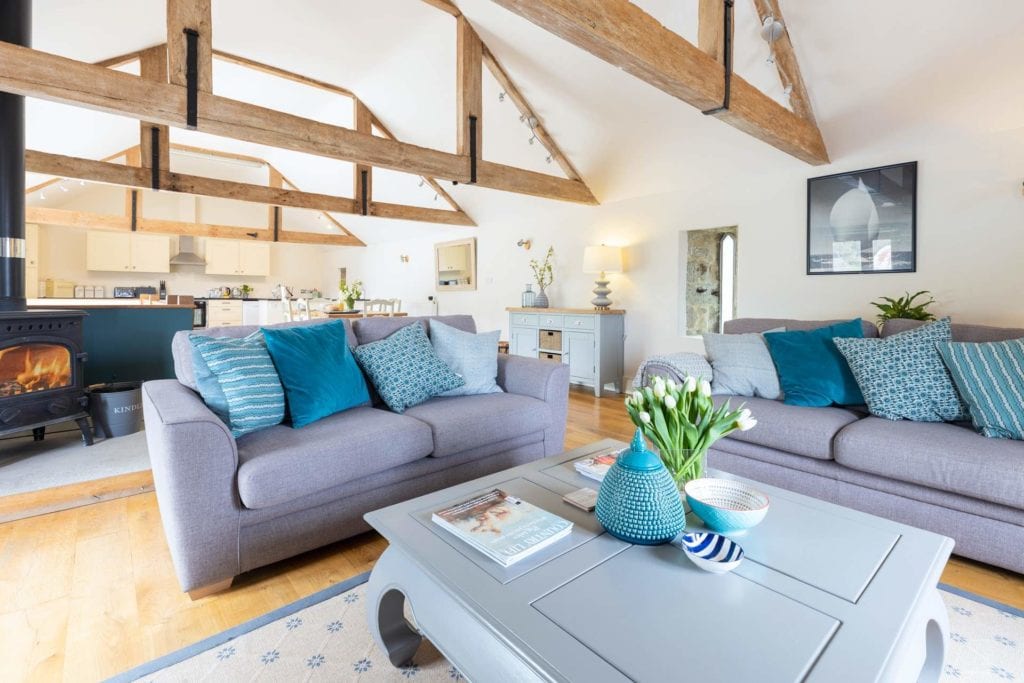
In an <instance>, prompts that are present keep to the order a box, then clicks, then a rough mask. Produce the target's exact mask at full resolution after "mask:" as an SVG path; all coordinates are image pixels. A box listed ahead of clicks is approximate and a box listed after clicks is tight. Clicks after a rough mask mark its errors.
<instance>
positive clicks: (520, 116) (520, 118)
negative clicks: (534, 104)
mask: <svg viewBox="0 0 1024 683" xmlns="http://www.w3.org/2000/svg"><path fill="white" fill-rule="evenodd" d="M525 122H526V114H520V115H519V123H525Z"/></svg>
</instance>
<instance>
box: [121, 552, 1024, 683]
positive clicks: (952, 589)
mask: <svg viewBox="0 0 1024 683" xmlns="http://www.w3.org/2000/svg"><path fill="white" fill-rule="evenodd" d="M369 578H370V572H363V573H362V574H358V575H356V576H353V577H350V578H348V579H345V580H344V581H342V582H341V583H336V584H334V585H333V586H328V587H327V588H324V589H323V590H320V591H317V592H316V593H313V594H312V595H307V596H306V597H304V598H300V599H299V600H296V601H295V602H293V603H291V604H288V605H285V606H284V607H278V608H277V609H275V610H273V611H271V612H267V613H266V614H264V615H262V616H259V617H256V618H255V619H250V620H249V621H246V622H244V623H241V624H239V625H238V626H235V627H233V628H229V629H227V630H226V631H221V632H220V633H217V634H214V635H212V636H210V637H208V638H204V639H203V640H200V641H198V642H195V643H192V644H191V645H186V646H185V647H183V648H181V649H180V650H175V651H174V652H169V653H167V654H166V655H163V656H162V657H158V658H156V659H153V660H151V661H149V662H146V663H145V664H140V665H139V666H137V667H135V668H133V669H129V670H128V671H125V672H123V673H120V674H118V675H117V676H114V677H113V678H110V679H108V680H107V682H106V683H130V682H131V681H134V680H136V679H138V678H141V677H142V676H148V675H150V674H154V673H156V672H158V671H160V670H161V669H166V668H167V667H169V666H173V665H175V664H178V663H179V662H183V661H185V660H186V659H189V658H191V657H195V656H196V655H198V654H200V653H203V652H205V651H207V650H210V649H212V648H214V647H217V646H218V645H223V644H224V643H227V642H229V641H231V640H234V639H235V638H238V637H239V636H243V635H245V634H246V633H249V632H251V631H255V630H256V629H258V628H260V627H261V626H266V625H267V624H269V623H271V622H274V621H277V620H278V619H282V618H284V617H287V616H289V615H291V614H294V613H296V612H299V611H301V610H304V609H306V608H307V607H312V606H313V605H316V604H318V603H321V602H323V601H324V600H328V599H330V598H333V597H335V596H336V595H340V594H342V593H344V592H345V591H348V590H351V589H353V588H355V587H356V586H360V585H362V584H364V583H366V582H367V581H368V580H369ZM938 588H939V590H942V591H945V592H947V593H950V594H952V595H958V596H960V597H962V598H967V599H968V600H973V601H975V602H980V603H981V604H983V605H987V606H989V607H992V608H993V609H998V610H1002V611H1004V612H1008V613H1010V614H1013V615H1014V616H1017V617H1021V618H1024V609H1019V608H1017V607H1013V606H1012V605H1007V604H1006V603H1002V602H999V601H998V600H993V599H992V598H987V597H985V596H984V595H978V594H977V593H972V592H970V591H967V590H964V589H962V588H957V587H956V586H951V585H949V584H947V583H940V584H939V585H938Z"/></svg>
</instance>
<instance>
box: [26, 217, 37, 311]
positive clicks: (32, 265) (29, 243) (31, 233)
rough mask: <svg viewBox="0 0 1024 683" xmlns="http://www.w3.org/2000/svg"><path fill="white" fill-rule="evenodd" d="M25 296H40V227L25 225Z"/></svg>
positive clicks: (30, 224) (31, 224)
mask: <svg viewBox="0 0 1024 683" xmlns="http://www.w3.org/2000/svg"><path fill="white" fill-rule="evenodd" d="M25 295H26V296H28V298H30V299H31V298H34V297H37V296H39V226H38V225H36V224H34V223H26V224H25Z"/></svg>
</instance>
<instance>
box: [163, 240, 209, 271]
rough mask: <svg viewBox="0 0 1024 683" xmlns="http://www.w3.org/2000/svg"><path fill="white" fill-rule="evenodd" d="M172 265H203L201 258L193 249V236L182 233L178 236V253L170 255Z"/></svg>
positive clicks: (204, 263)
mask: <svg viewBox="0 0 1024 683" xmlns="http://www.w3.org/2000/svg"><path fill="white" fill-rule="evenodd" d="M171 265H172V266H205V265H206V261H204V260H203V258H202V257H201V256H199V254H197V253H196V251H195V238H193V237H190V236H188V235H182V236H181V237H179V238H178V253H177V254H175V255H174V256H172V257H171Z"/></svg>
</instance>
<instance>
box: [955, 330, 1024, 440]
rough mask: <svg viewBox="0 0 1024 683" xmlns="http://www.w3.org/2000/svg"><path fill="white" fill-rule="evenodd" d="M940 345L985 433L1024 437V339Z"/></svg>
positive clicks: (1013, 437) (1002, 436)
mask: <svg viewBox="0 0 1024 683" xmlns="http://www.w3.org/2000/svg"><path fill="white" fill-rule="evenodd" d="M938 348H939V353H940V354H941V355H942V360H943V361H945V364H946V367H947V368H949V372H950V374H951V375H952V376H953V381H954V382H955V383H956V388H957V389H959V390H960V395H961V396H963V398H964V401H966V402H967V406H968V407H969V409H970V413H971V421H972V422H973V423H974V426H975V427H976V428H977V429H978V430H980V431H981V433H982V434H984V435H985V436H990V437H994V438H999V439H1018V440H1024V339H1014V340H1011V341H1003V342H985V343H982V344H970V343H967V342H945V343H941V344H939V345H938Z"/></svg>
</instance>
